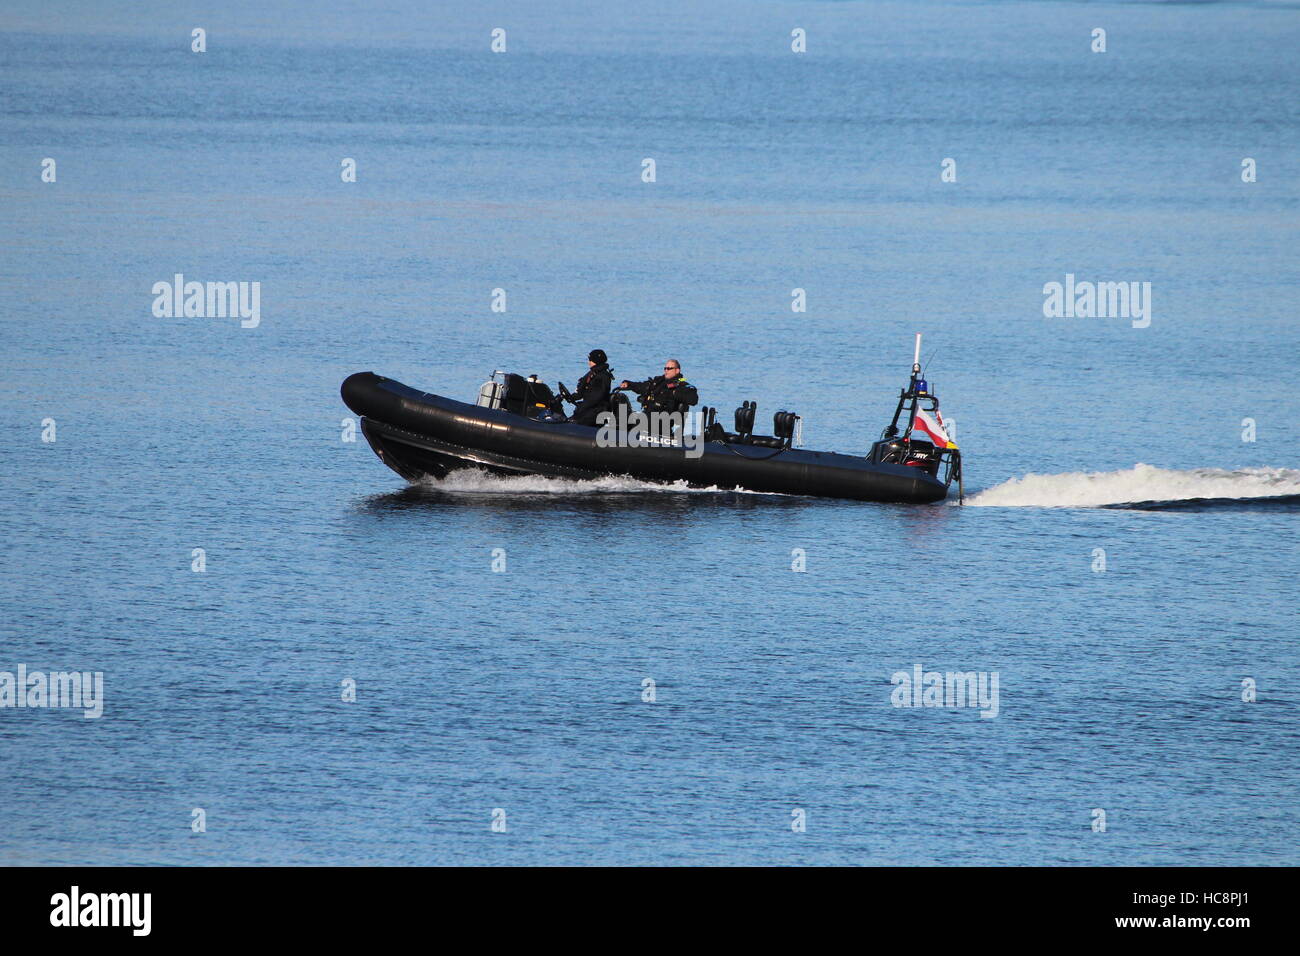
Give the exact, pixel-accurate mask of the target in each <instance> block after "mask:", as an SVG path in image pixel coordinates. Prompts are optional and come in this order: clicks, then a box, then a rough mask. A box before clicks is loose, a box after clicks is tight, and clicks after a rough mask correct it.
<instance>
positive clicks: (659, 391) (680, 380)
mask: <svg viewBox="0 0 1300 956" xmlns="http://www.w3.org/2000/svg"><path fill="white" fill-rule="evenodd" d="M619 388H626V389H628V390H630V391H633V392H636V394H637V395H638V396H640V401H641V406H642V409H643V410H644V411H645V412H646V413H647V414H650V413H651V412H680V413H681V414H683V415H685V413H686V409H688V408H689V407H690V406H692V405H694V404H695V403H696V402H698V401H699V400H700V394H699V392H697V391H696V390H695V386H694V385H692V384H691V383H690V382H688V381H686V377H685V376H684V375H682V363H681V362H679V361H677V359H674V358H670V359H668V361H666V362H664V373H663V374H662V375H656V376H655V377H654V378H651V379H646V381H644V382H628V381H624V382H622V383H621V384H620V385H619Z"/></svg>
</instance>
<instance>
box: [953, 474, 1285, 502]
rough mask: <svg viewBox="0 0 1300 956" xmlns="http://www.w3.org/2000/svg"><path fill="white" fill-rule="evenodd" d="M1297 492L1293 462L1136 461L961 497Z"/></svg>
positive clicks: (1137, 498)
mask: <svg viewBox="0 0 1300 956" xmlns="http://www.w3.org/2000/svg"><path fill="white" fill-rule="evenodd" d="M1294 495H1300V470H1296V469H1293V468H1240V469H1237V470H1235V471H1229V470H1226V469H1223V468H1192V469H1188V470H1186V471H1178V470H1173V469H1166V468H1156V467H1154V466H1152V465H1143V464H1137V465H1134V466H1133V467H1132V468H1128V469H1124V470H1121V471H1094V472H1081V471H1074V472H1069V473H1067V474H1063V475H1035V474H1029V475H1025V476H1024V477H1023V478H1012V479H1011V480H1010V481H1004V482H1003V483H1002V484H1000V485H995V486H994V487H992V488H988V489H986V490H984V491H981V492H979V493H978V494H976V495H973V496H971V497H969V498H967V499H966V504H967V505H973V506H983V507H995V508H1105V507H1112V506H1117V505H1126V504H1138V503H1163V502H1177V501H1196V500H1206V499H1212V500H1227V501H1233V500H1238V501H1240V500H1251V499H1255V500H1261V499H1270V498H1286V497H1290V496H1294Z"/></svg>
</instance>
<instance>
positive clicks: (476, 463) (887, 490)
mask: <svg viewBox="0 0 1300 956" xmlns="http://www.w3.org/2000/svg"><path fill="white" fill-rule="evenodd" d="M341 391H342V395H343V401H344V403H345V404H346V405H347V406H348V408H350V409H352V411H354V412H356V413H357V414H358V415H360V416H361V417H362V420H361V428H362V433H363V434H364V435H365V436H366V440H367V441H369V442H370V446H371V448H373V449H374V451H375V453H376V454H377V455H378V456H379V458H380V460H381V461H383V462H384V464H386V465H388V466H389V467H390V468H392V469H393V471H395V472H397V473H398V474H399V475H401V476H402V477H403V478H405V479H407V480H408V481H416V480H419V479H420V478H423V477H425V476H429V477H434V478H441V477H445V476H446V475H447V474H448V473H450V472H451V471H454V470H457V469H463V468H481V469H484V470H487V471H490V472H494V473H498V474H508V475H509V474H513V475H522V474H527V475H545V476H549V477H557V478H576V479H588V478H597V477H601V476H604V475H627V476H629V477H632V478H636V479H638V480H641V481H649V482H656V483H669V484H671V483H675V482H685V483H686V484H688V485H690V486H692V487H698V488H711V487H716V488H725V489H732V488H743V489H746V490H749V491H759V492H769V493H776V494H788V495H811V496H816V497H823V498H848V499H853V500H857V501H879V502H905V503H917V504H929V503H933V502H937V501H942V500H943V499H944V498H945V497H946V496H947V486H946V485H945V484H944V483H943V482H941V481H939V480H937V479H936V478H934V477H932V476H931V475H929V474H927V473H925V472H924V471H922V470H920V469H918V468H914V467H906V466H903V465H894V464H881V463H877V462H869V461H867V460H866V459H865V458H859V457H856V456H853V455H841V454H837V453H834V452H819V451H808V450H805V449H799V448H791V449H788V450H785V451H781V452H780V453H779V454H774V450H773V449H771V448H762V447H755V446H751V445H737V444H732V445H726V444H723V443H721V442H706V443H704V444H703V445H702V446H701V449H702V451H701V454H699V456H698V457H694V458H692V457H689V456H688V455H686V454H685V451H684V449H682V448H681V447H609V446H602V445H599V444H597V442H596V436H597V434H598V433H597V430H596V429H593V428H588V427H585V426H583V425H574V424H569V423H550V422H538V421H534V420H532V419H529V418H525V417H523V416H521V415H516V414H513V413H511V412H507V411H502V410H499V409H491V408H482V407H479V406H477V405H470V404H468V403H466V402H459V401H456V400H455V399H450V398H445V397H443V396H440V395H434V394H431V393H428V392H421V391H418V390H416V389H413V388H410V387H409V386H406V385H403V384H401V383H400V382H396V381H394V380H392V379H388V378H383V377H382V376H379V375H375V374H374V373H373V372H358V373H357V374H355V375H351V376H349V377H348V378H347V379H346V380H345V381H344V383H343V387H342V390H341Z"/></svg>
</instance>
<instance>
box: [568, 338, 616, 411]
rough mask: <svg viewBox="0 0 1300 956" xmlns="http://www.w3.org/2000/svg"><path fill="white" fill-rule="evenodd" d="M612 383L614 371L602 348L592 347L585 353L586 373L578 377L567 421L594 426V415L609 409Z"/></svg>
mask: <svg viewBox="0 0 1300 956" xmlns="http://www.w3.org/2000/svg"><path fill="white" fill-rule="evenodd" d="M613 384H614V373H613V371H612V370H611V369H610V367H609V358H608V357H607V356H606V355H605V350H604V349H592V350H591V352H590V353H589V354H588V355H587V374H586V375H584V376H582V378H580V379H578V384H577V386H576V387H575V388H574V391H573V394H572V395H570V396H569V401H571V402H573V414H572V415H571V416H570V417H569V421H571V422H576V423H577V424H579V425H590V426H591V427H592V428H595V427H596V416H597V415H599V414H600V413H601V412H607V411H609V390H610V386H611V385H613Z"/></svg>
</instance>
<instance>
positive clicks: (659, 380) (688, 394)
mask: <svg viewBox="0 0 1300 956" xmlns="http://www.w3.org/2000/svg"><path fill="white" fill-rule="evenodd" d="M627 387H628V388H629V389H631V390H632V391H634V392H636V393H637V395H639V396H640V401H641V408H642V410H643V411H645V412H646V414H650V413H651V412H678V413H680V414H682V415H685V414H686V409H688V408H690V407H691V406H692V405H694V404H695V403H696V402H698V401H699V400H700V393H699V392H697V391H696V390H695V386H694V385H692V384H691V383H690V382H688V381H686V377H685V376H684V375H678V376H677V377H676V378H672V379H669V378H664V377H663V376H662V375H656V376H655V377H654V378H651V379H646V380H645V381H644V382H628V383H627ZM662 437H667V436H666V435H665V436H662Z"/></svg>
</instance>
